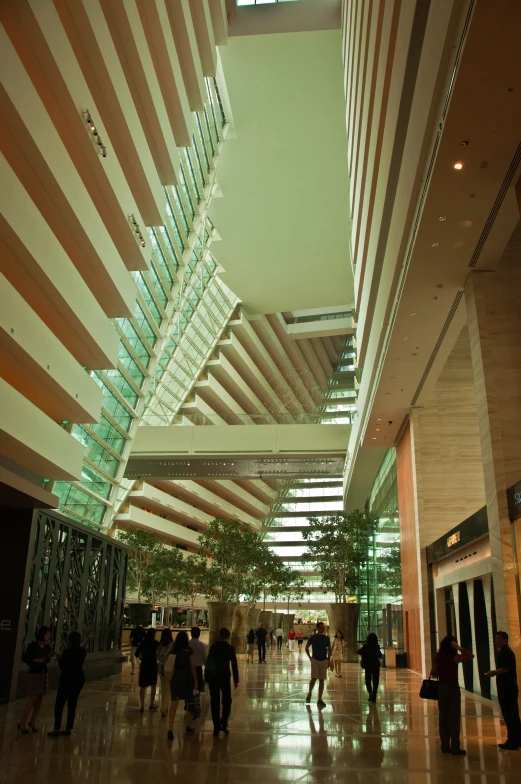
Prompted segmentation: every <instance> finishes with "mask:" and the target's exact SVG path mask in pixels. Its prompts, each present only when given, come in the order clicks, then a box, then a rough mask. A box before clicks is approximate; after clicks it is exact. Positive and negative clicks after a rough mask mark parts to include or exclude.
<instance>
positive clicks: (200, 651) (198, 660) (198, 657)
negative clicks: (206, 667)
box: [188, 637, 206, 667]
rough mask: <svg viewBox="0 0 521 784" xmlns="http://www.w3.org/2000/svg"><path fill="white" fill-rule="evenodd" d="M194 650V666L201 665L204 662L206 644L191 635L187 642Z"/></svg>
mask: <svg viewBox="0 0 521 784" xmlns="http://www.w3.org/2000/svg"><path fill="white" fill-rule="evenodd" d="M188 645H189V646H190V648H191V649H192V650H193V652H194V664H195V666H196V667H202V666H203V664H206V645H205V644H204V642H201V640H200V639H199V638H198V637H193V638H192V639H191V640H190V642H189V643H188Z"/></svg>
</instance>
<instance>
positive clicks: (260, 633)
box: [255, 623, 267, 664]
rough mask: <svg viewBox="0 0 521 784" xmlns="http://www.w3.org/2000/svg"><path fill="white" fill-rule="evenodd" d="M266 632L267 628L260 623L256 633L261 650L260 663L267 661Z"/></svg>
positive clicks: (258, 646) (259, 649)
mask: <svg viewBox="0 0 521 784" xmlns="http://www.w3.org/2000/svg"><path fill="white" fill-rule="evenodd" d="M266 634H267V632H266V629H265V628H264V627H263V626H262V625H261V624H260V623H259V628H258V629H257V632H256V634H255V638H256V640H257V648H258V651H259V664H262V662H265V661H266Z"/></svg>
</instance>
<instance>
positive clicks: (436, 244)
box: [431, 242, 439, 248]
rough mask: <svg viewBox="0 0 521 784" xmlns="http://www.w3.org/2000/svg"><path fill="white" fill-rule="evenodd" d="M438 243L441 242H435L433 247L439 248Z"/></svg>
mask: <svg viewBox="0 0 521 784" xmlns="http://www.w3.org/2000/svg"><path fill="white" fill-rule="evenodd" d="M438 244H439V243H438V242H433V243H432V245H431V248H437V247H438Z"/></svg>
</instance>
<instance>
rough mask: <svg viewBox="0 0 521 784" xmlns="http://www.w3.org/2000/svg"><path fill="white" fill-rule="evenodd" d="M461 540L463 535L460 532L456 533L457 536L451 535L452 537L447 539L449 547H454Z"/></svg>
mask: <svg viewBox="0 0 521 784" xmlns="http://www.w3.org/2000/svg"><path fill="white" fill-rule="evenodd" d="M460 539H461V534H460V532H459V531H456V533H455V534H451V536H449V537H447V547H452V545H454V544H457V543H458V542H459V540H460Z"/></svg>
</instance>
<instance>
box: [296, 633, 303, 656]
mask: <svg viewBox="0 0 521 784" xmlns="http://www.w3.org/2000/svg"><path fill="white" fill-rule="evenodd" d="M303 642H304V633H303V632H302V631H301V630H299V631H298V632H297V645H298V655H299V656H302V643H303Z"/></svg>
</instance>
